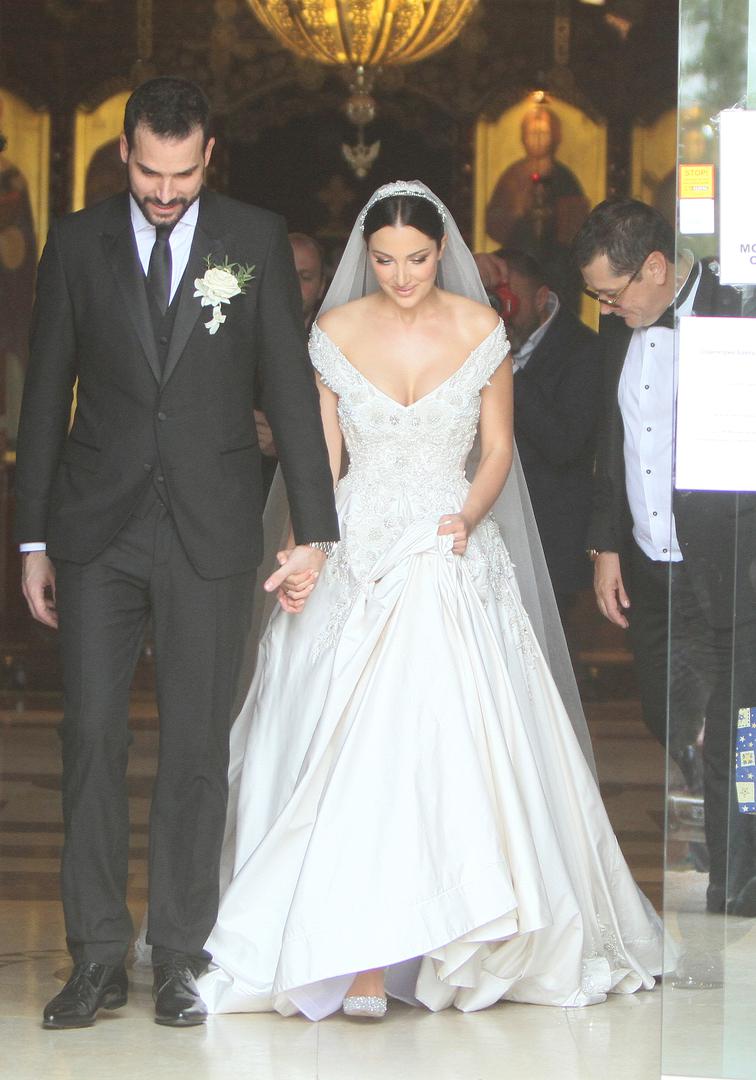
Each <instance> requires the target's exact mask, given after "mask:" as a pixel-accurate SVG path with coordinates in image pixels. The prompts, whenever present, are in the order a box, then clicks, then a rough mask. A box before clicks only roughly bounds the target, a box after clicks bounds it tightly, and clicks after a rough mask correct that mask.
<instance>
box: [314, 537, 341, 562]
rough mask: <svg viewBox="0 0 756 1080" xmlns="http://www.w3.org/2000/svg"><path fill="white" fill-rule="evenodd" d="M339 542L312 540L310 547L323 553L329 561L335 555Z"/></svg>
mask: <svg viewBox="0 0 756 1080" xmlns="http://www.w3.org/2000/svg"><path fill="white" fill-rule="evenodd" d="M337 544H338V540H311V541H310V542H309V544H308V545H307V546H308V547H311V548H315V550H316V551H322V552H323V554H324V555H325V557H326V558H327V559H330V557H331V555H333V553H334V551H335V549H336V545H337Z"/></svg>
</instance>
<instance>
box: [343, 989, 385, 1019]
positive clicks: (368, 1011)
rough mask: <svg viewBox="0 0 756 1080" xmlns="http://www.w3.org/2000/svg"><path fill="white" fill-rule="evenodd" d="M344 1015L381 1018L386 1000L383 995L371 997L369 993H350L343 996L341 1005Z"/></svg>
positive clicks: (383, 1014)
mask: <svg viewBox="0 0 756 1080" xmlns="http://www.w3.org/2000/svg"><path fill="white" fill-rule="evenodd" d="M341 1008H342V1010H343V1013H344V1016H363V1017H366V1018H367V1019H368V1020H382V1019H383V1018H384V1016H385V1015H386V1009H387V1008H388V1002H387V1001H386V998H385V997H372V996H370V995H369V994H358V995H354V994H353V995H352V996H351V997H345V998H344V1004H343V1005H342V1006H341Z"/></svg>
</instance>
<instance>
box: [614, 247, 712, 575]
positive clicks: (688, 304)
mask: <svg viewBox="0 0 756 1080" xmlns="http://www.w3.org/2000/svg"><path fill="white" fill-rule="evenodd" d="M690 272H691V274H695V275H696V280H695V281H694V283H693V286H692V288H691V289H690V291H689V293H688V295H687V296H686V298H685V300H684V301H683V303H682V304H681V305H680V306H679V307H678V308H677V315H690V314H691V313H692V311H693V301H694V299H695V295H696V290H697V288H698V279H699V278H700V276H701V267H700V265H699V264H695V265H694V267H693V269H692V270H691V271H690ZM682 287H684V283H683V285H682V286H681V288H680V289H678V293H679V292H680V291H681V289H682ZM676 395H677V348H676V337H675V331H674V330H672V329H669V328H667V327H661V326H649V327H639V328H638V329H637V330H635V331H634V332H633V336H632V338H631V339H630V344H629V346H628V350H627V354H626V356H625V363H624V365H623V368H622V374H621V376H620V381H619V389H618V393H617V398H618V401H619V407H620V412H621V413H622V423H623V427H624V455H625V485H626V488H627V499H628V503H629V505H630V513H631V514H632V518H633V537H634V539H635V542H636V544H637V545H638V547H639V548H640V549H641V551H643V552H644V554H646V555H647V556H648V557H649V559H654V560H656V561H660V562H680V561H682V552H681V551H680V545H679V543H678V540H677V531H676V529H675V519H674V514H673V513H672V464H673V447H674V426H675V425H674V421H675V399H676Z"/></svg>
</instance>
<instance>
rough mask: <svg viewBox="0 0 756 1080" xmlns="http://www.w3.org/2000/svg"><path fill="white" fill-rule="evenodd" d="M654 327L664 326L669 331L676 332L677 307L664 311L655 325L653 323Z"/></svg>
mask: <svg viewBox="0 0 756 1080" xmlns="http://www.w3.org/2000/svg"><path fill="white" fill-rule="evenodd" d="M651 325H652V326H663V327H665V328H666V329H668V330H674V328H675V305H674V304H672V305H671V306H670V307H668V308H667V310H666V311H663V312H662V313H661V315H660V316H659V318H658V319H657V320H656V322H655V323H651Z"/></svg>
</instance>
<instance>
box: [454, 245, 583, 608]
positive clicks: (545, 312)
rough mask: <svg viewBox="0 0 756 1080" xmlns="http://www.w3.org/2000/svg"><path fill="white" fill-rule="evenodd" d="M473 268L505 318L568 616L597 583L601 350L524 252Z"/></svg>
mask: <svg viewBox="0 0 756 1080" xmlns="http://www.w3.org/2000/svg"><path fill="white" fill-rule="evenodd" d="M475 261H476V264H477V266H478V270H479V271H480V275H481V278H482V280H483V284H484V285H485V287H486V289H487V291H488V292H489V293H490V294H492V297H493V299H494V301H495V302H496V301H498V304H499V306H500V307H502V308H503V309H504V310H503V311H502V315H503V317H504V320H505V323H506V327H507V334H508V335H509V340H510V343H511V346H512V356H513V369H514V430H515V442H516V443H517V449H518V451H519V454H520V460H521V462H522V468H523V471H524V473H525V479H526V480H527V484H528V491H529V493H530V499H531V502H532V504H533V513H534V514H535V519H536V524H537V525H538V531H539V533H540V534H541V543H542V544H543V551H544V555H545V556H546V562H547V565H548V568H549V573H550V574H551V582H552V585H553V587H554V593H555V595H556V599H557V604H558V606H559V611H560V614H561V615H562V618H563V619H564V616H565V612H566V611H567V610H568V609H569V608H570V607H571V606H572V605H573V603H574V601H575V594H576V593H577V592H578V590H580V589H583V588H587V587H589V586H590V583H591V576H592V575H591V564H590V561H589V560H588V558H587V556H586V553H585V538H586V534H587V532H588V522H589V520H590V513H591V497H592V485H593V460H594V455H595V448H596V446H595V444H596V426H597V423H598V414H599V401H600V387H601V347H600V344H599V339H598V335H597V334H595V333H594V332H593V331H592V330H590V329H589V328H588V327H587V326H585V325H584V324H583V323H581V322H580V320H579V319H578V318H577V316H575V315H574V314H573V313H572V312H571V311H570V310H569V309H568V308H566V307H565V306H564V305H563V304H562V303H561V302H560V300H559V297H558V296H557V295H556V293H555V292H553V291H552V290H551V289H550V288H549V286H548V284H547V282H546V278H545V275H544V272H543V269H542V268H541V266H540V265H539V263H538V262H537V261H536V260H535V259H534V258H532V256H530V255H528V254H526V253H525V252H523V251H520V250H518V249H516V248H503V249H501V250H500V251H498V252H497V253H496V254H495V255H486V254H478V255H476V256H475Z"/></svg>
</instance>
